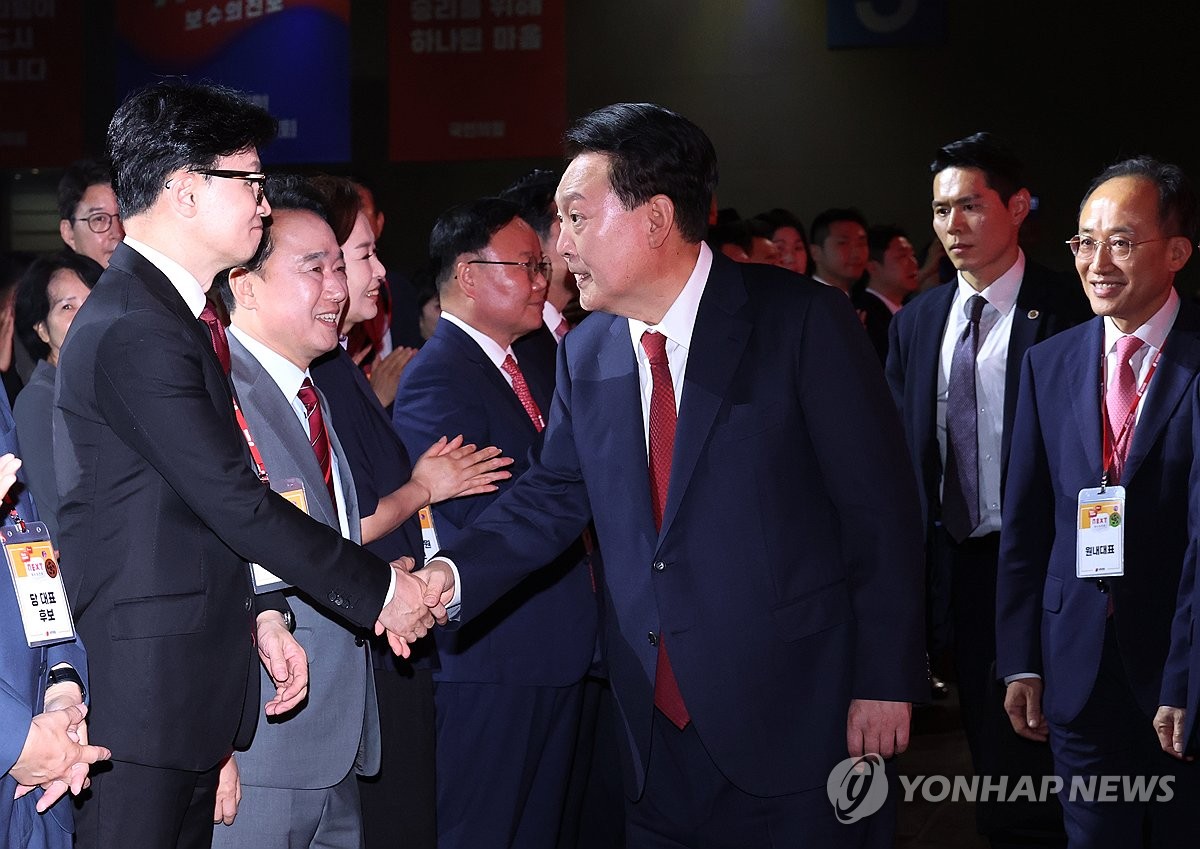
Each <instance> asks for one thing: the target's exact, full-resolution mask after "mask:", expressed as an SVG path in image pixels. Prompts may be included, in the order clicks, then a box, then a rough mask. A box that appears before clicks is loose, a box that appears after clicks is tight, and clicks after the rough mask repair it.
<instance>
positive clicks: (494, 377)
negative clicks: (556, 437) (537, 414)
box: [434, 321, 549, 428]
mask: <svg viewBox="0 0 1200 849" xmlns="http://www.w3.org/2000/svg"><path fill="white" fill-rule="evenodd" d="M443 325H444V327H445V332H444V336H445V340H446V343H447V344H449V345H453V346H454V347H456V348H457V349H458V350H459V351H460V352H461V353H462V355H463V357H465V358H466V359H467V360H468V361H470V362H471V363H472V365H473V366H474V367H475V368H476V369H478V370H479V373H480V377H481V379H482V380H483V382H484V383H486V384H488V385H489V386H491V387H492V388H493V389H494V390H495V391H496V392H497V393H498V394H499V395H500V396H501V397H503V398H504V399H505V400H504V404H505V406H506V408H507V409H508V411H509V414H510V415H512V416H514V417H517V418H519V419H520V420H521V421H522V422H523V423H524V425H525V426H526V427H529V428H533V422H532V421H530V420H529V414H528V413H526V412H525V408H524V407H523V406H522V405H521V399H520V398H518V397H517V393H516V392H515V391H514V390H513V388H512V387H511V386H509V385H508V381H507V380H505V379H504V377H503V376H502V375H501V374H500V369H498V368H496V364H495V363H493V362H492V361H491V360H490V359H489V358H488V356H487V354H485V353H484V352H483V349H482V348H480V347H479V344H478V343H477V342H476V341H475V340H474V339H472V338H471V337H470V336H468V335H467V334H466V333H465V332H464V331H463V329H462V328H461V327H458V326H457V325H456V324H454V323H453V322H450V321H439V322H438V326H437V330H435V331H434V334H435V335H436V334H438V333H441V332H443ZM522 374H524V371H522ZM525 382H526V383H529V380H528V379H526V381H525ZM532 391H533V390H532V387H530V392H531V394H532ZM535 398H536V396H535ZM538 407H539V408H540V409H541V411H542V418H543V420H544V419H545V418H546V416H547V415H548V414H549V407H542V406H541V403H540V402H539V404H538ZM497 412H499V411H497Z"/></svg>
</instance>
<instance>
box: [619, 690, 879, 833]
mask: <svg viewBox="0 0 1200 849" xmlns="http://www.w3.org/2000/svg"><path fill="white" fill-rule="evenodd" d="M653 722H654V726H653V729H652V732H651V734H652V736H651V742H650V763H649V766H648V767H647V770H646V787H645V791H644V792H643V793H642V798H641V799H639V800H638V801H636V802H630V801H627V803H626V810H627V812H628V813H627V817H626V840H627V842H626V846H627V848H628V849H746V847H750V846H753V847H754V849H852V847H868V846H870V847H890V846H891V845H892V836H893V832H894V830H895V808H894V806H889V807H885V808H884V809H883V810H881V811H879V812H877V813H875V814H872V815H871V816H868V817H866V818H864V819H862V820H859V821H858V822H856V823H853V824H850V825H844V824H842V823H840V822H838V820H837V817H836V816H835V814H834V808H833V805H832V804H831V803H830V801H829V796H828V794H827V792H826V789H825V787H824V786H822V787H817V788H814V789H812V790H806V791H803V792H800V793H792V794H789V795H786V796H770V797H760V796H751V795H750V794H749V793H746V792H745V791H743V790H741V789H739V788H738V787H736V786H734V785H733V784H732V783H730V781H729V780H728V779H727V778H726V777H725V776H724V775H723V774H722V773H721V771H720V770H719V769H718V768H717V766H716V764H714V763H713V761H712V758H710V757H709V755H708V751H707V750H706V749H705V748H704V743H703V742H702V741H701V740H700V737H699V735H698V734H697V733H696V728H695V725H688V726H687V727H686V728H685V729H683V730H682V731H680V730H679V729H678V728H676V727H675V726H674V725H672V724H671V721H670V720H668V719H667V718H666V717H664V716H663V715H662V714H661V713H659V712H658V711H657V710H656V711H655V712H654V720H653ZM780 733H799V732H798V731H797V730H796V729H780ZM895 796H896V793H895V789H894V788H893V790H892V791H890V792H889V793H888V797H889V798H890V799H894V798H895Z"/></svg>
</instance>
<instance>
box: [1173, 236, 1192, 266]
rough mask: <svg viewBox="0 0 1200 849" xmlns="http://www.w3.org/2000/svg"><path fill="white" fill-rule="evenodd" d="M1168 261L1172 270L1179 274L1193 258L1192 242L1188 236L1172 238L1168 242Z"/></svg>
mask: <svg viewBox="0 0 1200 849" xmlns="http://www.w3.org/2000/svg"><path fill="white" fill-rule="evenodd" d="M1167 242H1168V244H1167V251H1168V253H1167V260H1168V261H1169V262H1170V269H1171V271H1173V272H1178V271H1179V270H1180V269H1181V268H1183V267H1184V266H1185V265H1187V261H1188V260H1189V259H1190V258H1191V256H1192V249H1193V248H1192V242H1191V240H1190V239H1188V237H1187V236H1172V237H1171V238H1169V239H1168V240H1167Z"/></svg>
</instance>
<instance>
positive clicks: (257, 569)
mask: <svg viewBox="0 0 1200 849" xmlns="http://www.w3.org/2000/svg"><path fill="white" fill-rule="evenodd" d="M280 483H281V484H282V486H283V488H282V489H279V490H276V491H277V492H278V493H279V494H280V495H282V496H283V497H284V498H286V499H287V500H288V501H290V502H292V504H293V505H295V506H296V507H297V508H299V509H300V510H303V511H304V512H305V513H306V514H308V498H307V497H306V496H305V495H304V482H303V481H302V480H300V479H299V478H285V479H284V480H282V481H280ZM250 578H251V580H252V581H253V582H254V593H255V595H262V594H263V593H269V592H274V591H275V590H286V589H288V588H290V587H291V586H292V585H291V584H289V583H288V582H287V581H285V580H283V579H282V578H280V577H279V576H277V575H276V574H275V573H274V572H270V571H268V570H266V569H264V568H263V567H262V566H259V565H258V564H257V563H251V564H250Z"/></svg>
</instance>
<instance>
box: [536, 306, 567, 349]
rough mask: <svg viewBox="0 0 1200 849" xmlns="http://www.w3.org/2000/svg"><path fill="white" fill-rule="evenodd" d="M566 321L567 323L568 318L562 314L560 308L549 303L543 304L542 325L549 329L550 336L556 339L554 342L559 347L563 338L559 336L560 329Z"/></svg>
mask: <svg viewBox="0 0 1200 849" xmlns="http://www.w3.org/2000/svg"><path fill="white" fill-rule="evenodd" d="M564 321H566V316H564V315H563V314H562V311H561V310H560V309H559V308H558V307H556V306H554V304H552V303H550V302H549V301H546V302H545V303H544V304H542V323H543V324H545V325H546V327H547V328H549V330H550V335H551V336H553V337H554V341H555V342H556V343H557V344H559V345H561V344H562V337H561V336H559V335H558V328H559V326H560V325H562V323H563V322H564ZM564 335H566V334H564Z"/></svg>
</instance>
